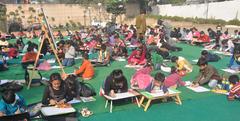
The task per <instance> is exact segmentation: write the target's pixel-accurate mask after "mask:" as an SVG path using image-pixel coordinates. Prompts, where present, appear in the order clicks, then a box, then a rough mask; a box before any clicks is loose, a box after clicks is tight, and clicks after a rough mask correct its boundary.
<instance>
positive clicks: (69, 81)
mask: <svg viewBox="0 0 240 121" xmlns="http://www.w3.org/2000/svg"><path fill="white" fill-rule="evenodd" d="M65 83H66V85H67V86H68V88H69V89H70V91H71V92H72V95H74V96H80V97H90V96H95V95H96V92H95V89H94V88H93V86H92V85H91V84H89V83H85V82H83V81H81V82H79V81H78V79H77V76H75V75H69V76H68V77H67V78H66V79H65ZM77 85H78V86H77ZM74 90H78V91H79V95H76V93H74V92H75V91H74Z"/></svg>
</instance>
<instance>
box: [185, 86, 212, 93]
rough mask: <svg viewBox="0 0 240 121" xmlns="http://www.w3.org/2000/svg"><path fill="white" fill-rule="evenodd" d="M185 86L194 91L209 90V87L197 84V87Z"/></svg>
mask: <svg viewBox="0 0 240 121" xmlns="http://www.w3.org/2000/svg"><path fill="white" fill-rule="evenodd" d="M187 88H188V89H190V90H192V91H194V92H208V91H210V90H209V89H207V88H205V87H202V86H198V87H191V86H188V87H187Z"/></svg>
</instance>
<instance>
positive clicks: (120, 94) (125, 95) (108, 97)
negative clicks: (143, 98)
mask: <svg viewBox="0 0 240 121" xmlns="http://www.w3.org/2000/svg"><path fill="white" fill-rule="evenodd" d="M135 96H136V95H134V94H133V93H131V92H124V93H117V94H116V97H110V96H108V95H104V97H106V98H107V99H108V100H119V99H124V98H129V97H135Z"/></svg>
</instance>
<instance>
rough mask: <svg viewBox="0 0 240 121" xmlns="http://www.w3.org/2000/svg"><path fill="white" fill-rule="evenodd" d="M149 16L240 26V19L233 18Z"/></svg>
mask: <svg viewBox="0 0 240 121" xmlns="http://www.w3.org/2000/svg"><path fill="white" fill-rule="evenodd" d="M147 17H149V18H154V19H168V20H172V21H184V22H192V23H196V24H215V25H218V24H220V25H226V24H231V25H238V26H240V21H239V20H238V19H233V20H230V21H228V22H227V21H225V20H222V19H213V18H211V19H204V18H198V17H195V18H190V17H186V18H184V17H179V16H166V15H165V16H161V15H147Z"/></svg>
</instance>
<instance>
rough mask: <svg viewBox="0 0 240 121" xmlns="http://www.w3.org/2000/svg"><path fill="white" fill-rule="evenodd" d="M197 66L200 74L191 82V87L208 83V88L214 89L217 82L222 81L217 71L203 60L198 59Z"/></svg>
mask: <svg viewBox="0 0 240 121" xmlns="http://www.w3.org/2000/svg"><path fill="white" fill-rule="evenodd" d="M197 65H198V66H199V67H200V71H199V72H200V73H199V74H198V76H197V78H196V79H195V80H194V81H193V85H192V86H193V87H197V86H199V85H204V84H206V83H208V86H209V87H211V88H215V87H216V86H217V84H218V82H219V81H221V80H222V78H221V77H220V75H219V74H218V71H217V69H216V68H215V67H213V66H211V65H208V62H207V60H206V59H205V58H200V59H199V60H198V63H197Z"/></svg>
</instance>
